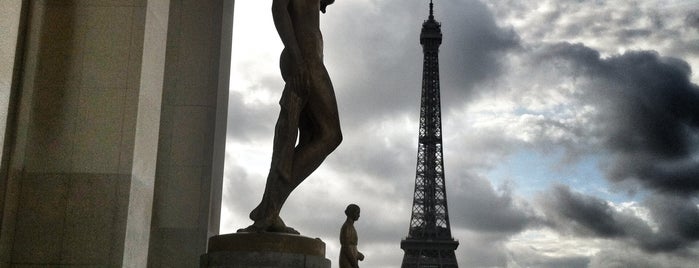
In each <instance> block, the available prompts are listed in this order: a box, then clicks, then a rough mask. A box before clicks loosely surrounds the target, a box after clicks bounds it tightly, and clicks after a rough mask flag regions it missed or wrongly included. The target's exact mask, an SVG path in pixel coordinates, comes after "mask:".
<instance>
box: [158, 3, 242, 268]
mask: <svg viewBox="0 0 699 268" xmlns="http://www.w3.org/2000/svg"><path fill="white" fill-rule="evenodd" d="M170 3H171V4H170V16H169V20H168V21H169V23H168V39H167V54H166V57H165V63H166V64H165V86H164V89H163V90H164V92H163V100H162V110H161V114H160V116H161V120H160V145H159V147H158V162H157V169H156V179H155V200H154V203H153V222H152V225H151V227H152V228H151V239H150V248H149V250H148V257H149V258H148V266H149V267H177V266H181V267H196V266H198V265H199V255H201V254H202V253H203V252H206V245H207V238H208V237H209V236H210V235H215V234H218V227H219V221H220V218H219V212H220V203H221V190H222V188H221V187H222V180H221V178H222V176H223V173H222V172H223V163H224V162H223V157H224V155H225V138H226V135H225V131H226V125H225V123H226V120H225V118H226V116H227V113H226V110H225V109H221V107H223V108H227V105H226V103H227V100H228V84H229V73H230V67H229V66H230V63H229V60H230V51H231V48H230V45H231V44H230V38H231V34H232V12H233V9H232V8H233V6H232V1H230V2H224V1H201V0H171V1H170ZM222 11H226V12H222ZM223 14H230V15H228V16H222V15H223ZM224 21H225V23H223V22H224ZM222 25H225V26H224V27H222ZM224 58H225V59H224ZM219 74H225V75H219ZM214 211H215V213H212V212H214Z"/></svg>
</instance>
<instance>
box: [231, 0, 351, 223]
mask: <svg viewBox="0 0 699 268" xmlns="http://www.w3.org/2000/svg"><path fill="white" fill-rule="evenodd" d="M333 2H334V0H274V1H273V3H272V17H273V18H274V25H275V26H276V28H277V32H278V33H279V37H280V38H281V40H282V42H283V43H284V50H283V51H282V53H281V56H280V59H279V61H280V69H281V74H282V78H283V79H284V81H285V82H286V85H285V86H284V90H283V92H282V97H281V100H280V101H279V104H280V106H281V111H280V113H279V119H278V120H277V125H276V127H275V130H274V145H273V146H274V148H273V151H272V164H271V167H270V171H269V175H268V176H267V184H266V186H265V192H264V194H263V196H262V201H261V202H260V204H259V205H258V206H257V207H256V208H255V209H254V210H253V211H252V212H250V219H251V220H253V221H254V223H253V224H252V225H250V226H249V227H247V228H244V229H240V230H238V232H284V233H294V234H298V232H297V231H296V230H294V229H293V228H291V227H287V226H286V225H285V224H284V221H282V219H281V218H280V217H279V211H280V210H281V208H282V205H284V202H285V201H286V199H287V197H289V194H290V193H291V191H293V190H294V188H296V186H298V185H299V184H300V183H301V182H303V180H305V179H306V178H307V177H308V176H309V175H311V173H312V172H313V171H315V170H316V169H317V168H318V167H319V166H320V164H321V163H322V162H323V160H325V158H326V157H327V156H328V155H329V154H330V153H331V152H332V151H334V150H335V148H337V146H338V145H340V142H341V141H342V133H341V131H340V119H339V116H338V112H337V101H336V100H335V91H334V89H333V86H332V83H331V82H330V76H329V75H328V71H327V70H326V69H325V65H324V64H323V37H322V35H321V32H320V12H318V11H321V12H323V13H325V8H326V7H327V6H328V5H330V4H332V3H333ZM297 133H298V144H297V143H296V142H297Z"/></svg>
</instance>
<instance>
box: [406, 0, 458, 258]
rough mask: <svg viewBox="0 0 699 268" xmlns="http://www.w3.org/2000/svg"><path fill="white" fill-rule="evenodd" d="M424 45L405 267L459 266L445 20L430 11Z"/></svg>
mask: <svg viewBox="0 0 699 268" xmlns="http://www.w3.org/2000/svg"><path fill="white" fill-rule="evenodd" d="M420 44H421V45H422V50H423V53H424V62H423V71H422V97H421V101H420V102H421V103H420V132H419V139H418V147H417V172H416V175H415V194H414V196H413V210H412V216H411V217H410V229H409V231H408V237H406V238H405V239H403V240H402V241H401V242H400V247H401V249H403V251H405V255H404V256H403V264H402V265H401V267H402V268H423V267H430V268H432V267H434V268H447V267H448V268H452V267H458V264H457V262H456V255H455V254H454V251H455V250H456V248H457V247H458V246H459V242H458V241H455V240H454V238H453V237H452V236H451V227H449V212H448V210H447V192H446V188H445V183H444V159H443V154H442V112H441V107H440V106H441V104H440V97H439V45H440V44H442V30H441V24H440V23H439V22H437V21H436V20H435V19H434V4H433V3H432V0H430V15H429V18H428V20H426V21H425V22H424V23H423V24H422V32H421V33H420Z"/></svg>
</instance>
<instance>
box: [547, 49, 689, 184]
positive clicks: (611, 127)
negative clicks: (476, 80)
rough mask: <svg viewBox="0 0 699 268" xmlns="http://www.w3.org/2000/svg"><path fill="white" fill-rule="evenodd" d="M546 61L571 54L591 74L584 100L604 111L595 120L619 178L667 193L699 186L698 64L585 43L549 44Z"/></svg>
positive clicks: (577, 68)
mask: <svg viewBox="0 0 699 268" xmlns="http://www.w3.org/2000/svg"><path fill="white" fill-rule="evenodd" d="M540 53H541V54H539V57H540V59H545V60H553V61H556V60H564V61H569V62H570V63H571V64H572V68H573V69H574V72H575V74H574V75H578V76H581V77H586V78H588V79H589V83H588V84H586V85H584V90H583V92H582V93H581V94H580V98H581V100H583V101H584V102H586V103H588V104H590V105H594V106H596V107H598V109H599V111H600V112H599V116H598V118H597V122H596V123H595V124H596V125H595V126H591V127H598V128H599V133H598V135H599V136H600V137H601V138H602V139H603V140H604V143H605V145H606V147H607V149H609V150H610V151H611V152H612V153H613V156H614V159H615V161H614V162H613V163H612V164H611V165H610V166H609V168H608V177H609V178H610V179H611V180H613V181H625V180H636V181H639V182H642V183H643V184H644V185H645V186H647V187H650V188H652V189H657V190H661V191H670V192H676V193H685V194H687V193H694V192H697V191H699V161H697V159H696V155H697V153H699V147H698V144H699V139H698V137H699V136H698V135H697V133H698V131H699V87H697V85H695V84H693V83H691V82H690V80H689V79H690V75H691V68H690V67H689V65H688V64H687V63H686V62H684V61H682V60H679V59H673V58H664V57H660V56H659V55H658V54H657V53H655V52H652V51H632V52H627V53H625V54H622V55H616V56H613V57H609V58H601V57H600V54H599V52H597V51H596V50H593V49H591V48H588V47H585V46H583V45H579V44H568V43H560V44H556V45H552V46H549V47H546V48H545V49H543V50H542V51H540Z"/></svg>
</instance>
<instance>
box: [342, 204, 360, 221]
mask: <svg viewBox="0 0 699 268" xmlns="http://www.w3.org/2000/svg"><path fill="white" fill-rule="evenodd" d="M345 215H347V217H349V218H350V219H352V220H354V221H356V220H358V219H359V206H357V205H355V204H349V205H348V206H347V208H346V209H345Z"/></svg>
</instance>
